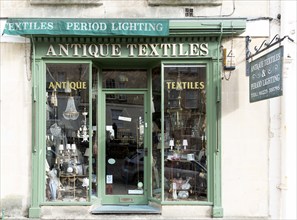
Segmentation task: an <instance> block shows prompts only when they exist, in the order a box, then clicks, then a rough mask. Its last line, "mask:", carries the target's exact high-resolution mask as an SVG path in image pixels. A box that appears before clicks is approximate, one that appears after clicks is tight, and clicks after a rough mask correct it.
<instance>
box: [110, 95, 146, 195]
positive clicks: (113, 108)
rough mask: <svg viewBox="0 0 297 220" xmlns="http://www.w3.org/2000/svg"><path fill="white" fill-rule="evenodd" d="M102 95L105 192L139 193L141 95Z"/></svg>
mask: <svg viewBox="0 0 297 220" xmlns="http://www.w3.org/2000/svg"><path fill="white" fill-rule="evenodd" d="M117 96H118V97H125V100H119V99H117V100H114V99H110V96H109V94H107V95H106V99H105V101H106V117H105V118H106V124H105V125H106V146H105V152H106V166H105V167H106V170H105V174H106V176H105V183H106V189H105V193H106V194H107V195H142V194H143V193H144V191H143V185H144V156H145V152H144V141H145V140H144V137H145V136H144V131H145V130H144V126H145V124H144V95H140V94H117Z"/></svg>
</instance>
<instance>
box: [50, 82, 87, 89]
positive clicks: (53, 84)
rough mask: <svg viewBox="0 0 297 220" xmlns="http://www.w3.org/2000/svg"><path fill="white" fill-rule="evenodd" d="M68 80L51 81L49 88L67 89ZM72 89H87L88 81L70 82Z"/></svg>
mask: <svg viewBox="0 0 297 220" xmlns="http://www.w3.org/2000/svg"><path fill="white" fill-rule="evenodd" d="M66 85H67V82H50V83H49V86H48V88H49V89H65V88H66ZM69 87H70V89H73V90H77V89H87V82H69Z"/></svg>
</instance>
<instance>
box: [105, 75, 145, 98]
mask: <svg viewBox="0 0 297 220" xmlns="http://www.w3.org/2000/svg"><path fill="white" fill-rule="evenodd" d="M146 87H147V71H146V70H104V71H103V88H109V89H112V88H122V89H124V88H146ZM107 97H108V98H110V99H119V100H123V101H124V100H125V95H124V94H122V95H114V94H112V95H108V96H107Z"/></svg>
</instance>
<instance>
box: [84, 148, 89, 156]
mask: <svg viewBox="0 0 297 220" xmlns="http://www.w3.org/2000/svg"><path fill="white" fill-rule="evenodd" d="M84 156H86V157H88V156H90V148H87V149H86V151H85V154H84Z"/></svg>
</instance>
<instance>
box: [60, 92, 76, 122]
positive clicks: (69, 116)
mask: <svg viewBox="0 0 297 220" xmlns="http://www.w3.org/2000/svg"><path fill="white" fill-rule="evenodd" d="M63 116H64V118H65V119H66V120H76V119H77V118H78V116H79V112H78V111H77V110H76V107H75V103H74V98H73V97H72V96H69V98H68V101H67V106H66V110H65V111H64V112H63Z"/></svg>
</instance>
